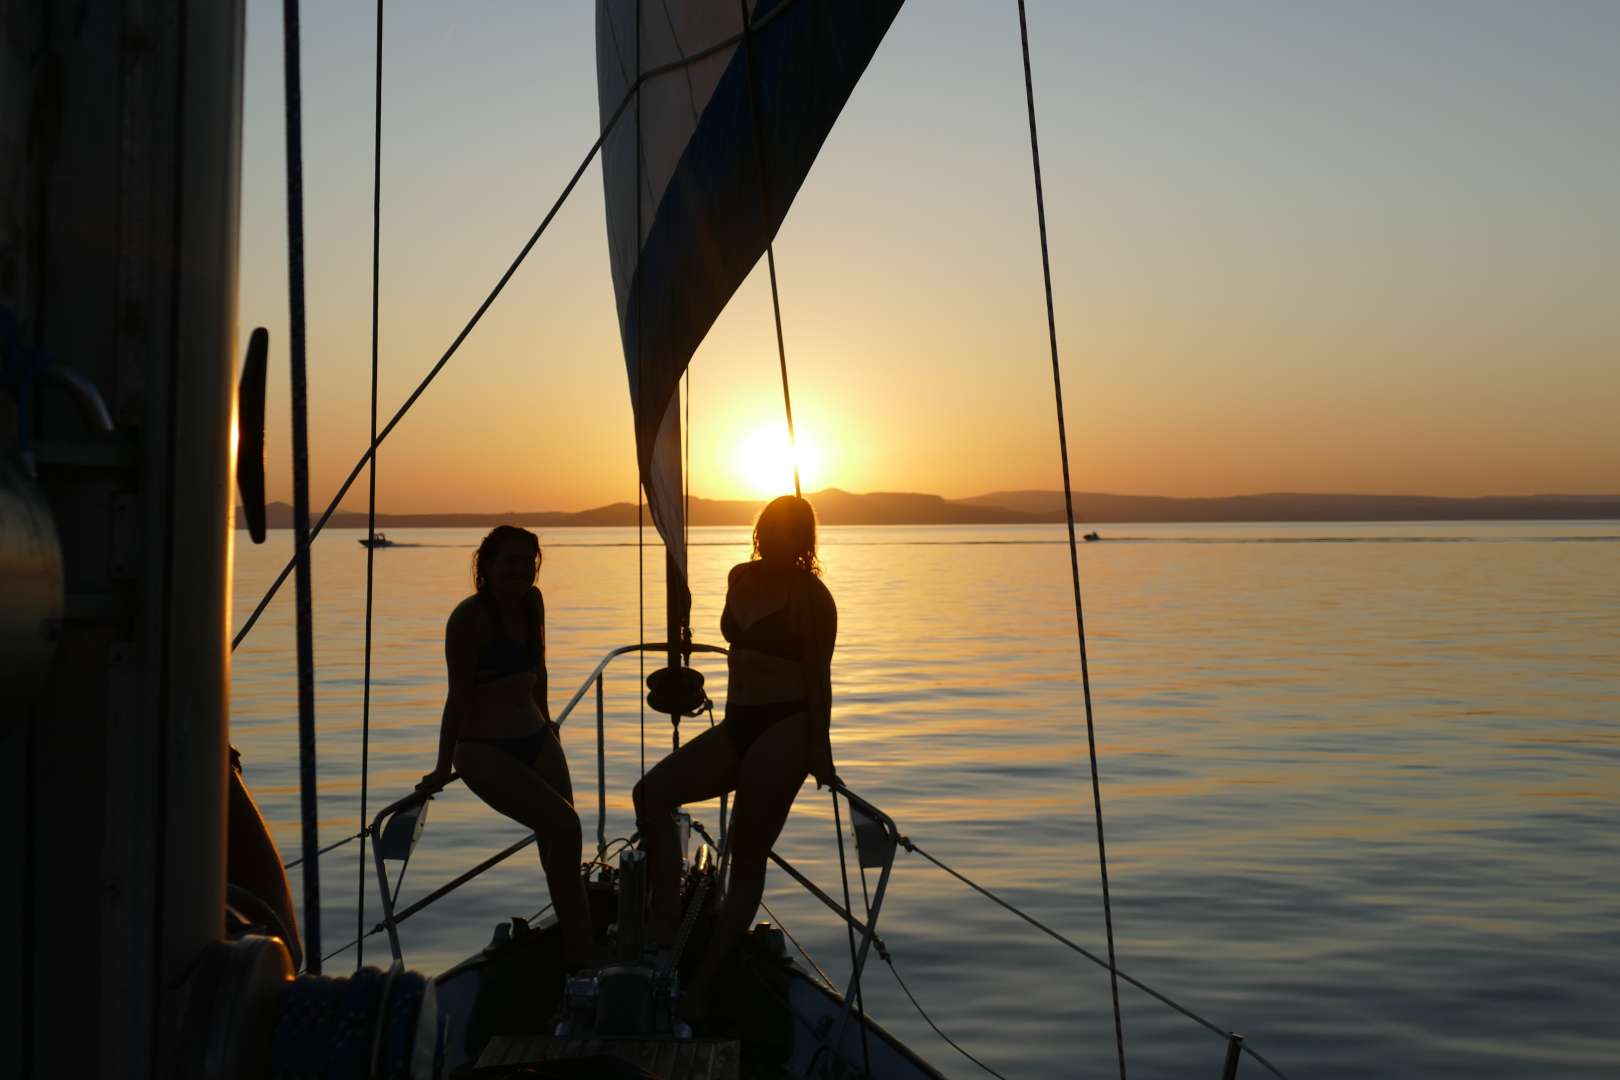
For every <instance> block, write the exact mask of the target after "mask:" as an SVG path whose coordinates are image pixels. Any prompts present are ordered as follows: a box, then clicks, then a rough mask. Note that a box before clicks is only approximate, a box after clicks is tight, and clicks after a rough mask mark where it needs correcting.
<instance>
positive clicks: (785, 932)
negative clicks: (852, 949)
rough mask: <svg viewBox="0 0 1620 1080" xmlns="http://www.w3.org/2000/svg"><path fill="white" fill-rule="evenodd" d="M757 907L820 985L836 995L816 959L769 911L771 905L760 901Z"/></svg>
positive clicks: (835, 990)
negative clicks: (815, 976)
mask: <svg viewBox="0 0 1620 1080" xmlns="http://www.w3.org/2000/svg"><path fill="white" fill-rule="evenodd" d="M759 906H760V907H761V908H763V909H764V911H765V914H767V915H769V916H770V917H771V922H773V923H775V924H776V928H777V929H778V930H780V931H782V936H783V937H785V938H787V939H788V940H789V941H791V942H792V943H793V947H794V948H795V949H798V950H799V955H800V956H802V957H804V962H805V963H807V964H809V965H810V967H811V968H812V969H813V970H814V971H815V973H816V974H817V975H818V976H819V977H820V978H821V982H822V985H824V986H826V987H827V989H829V990H831V991H832V992H833V993H837V992H838V988H837V987H836V986H834V985H833V981H832V980H831V979H829V978H827V973H826V972H825V971H822V970H821V965H820V964H818V963H816V958H815V957H813V956H811V955H810V953H809V951H808V950H806V949H805V947H804V946H803V945H801V944H799V939H798V938H796V937H794V936H793V931H791V930H789V929H788V928H787V924H786V923H784V922H783V921H782V920H781V919H779V918H777V917H776V912H774V911H772V910H771V905H769V904H767V903H766V902H765V901H764V900H761V901H760V902H759Z"/></svg>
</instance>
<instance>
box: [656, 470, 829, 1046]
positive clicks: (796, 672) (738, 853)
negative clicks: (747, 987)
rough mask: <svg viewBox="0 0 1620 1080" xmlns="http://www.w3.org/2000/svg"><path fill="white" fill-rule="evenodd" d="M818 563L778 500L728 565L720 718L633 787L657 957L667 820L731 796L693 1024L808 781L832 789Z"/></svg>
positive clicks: (671, 894)
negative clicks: (743, 554) (718, 902)
mask: <svg viewBox="0 0 1620 1080" xmlns="http://www.w3.org/2000/svg"><path fill="white" fill-rule="evenodd" d="M820 572H821V570H820V566H819V565H818V564H817V562H816V516H815V511H814V510H813V509H812V508H811V506H810V504H809V503H808V502H806V501H805V500H804V499H801V498H798V497H797V496H792V495H784V496H783V497H781V498H779V499H776V500H775V501H773V502H772V503H771V504H770V505H769V506H767V507H766V508H765V509H764V511H763V512H761V513H760V515H759V521H758V522H757V523H756V524H755V526H754V552H753V558H751V559H750V560H749V561H748V562H745V563H741V564H739V565H737V566H734V567H732V569H731V576H730V579H729V581H728V584H727V588H726V606H725V611H724V613H723V614H722V615H721V617H720V632H721V633H722V634H724V635H725V638H726V640H727V641H729V642H730V643H731V649H730V655H729V657H728V658H727V666H728V668H729V672H730V682H729V685H728V688H727V693H726V718H725V720H724V721H723V722H722V723H720V724H719V725H718V726H716V727H714V728H711V729H709V730H708V731H705V732H703V733H702V734H701V735H699V736H698V737H697V738H695V739H693V740H692V741H691V742H689V743H687V744H686V745H685V746H683V747H681V748H680V749H679V750H677V751H675V752H674V753H672V754H670V755H669V756H668V757H666V758H665V759H664V760H663V761H661V762H659V763H658V765H657V767H655V768H654V769H653V770H652V771H651V772H649V773H648V774H647V775H646V777H645V778H644V779H643V780H642V781H641V783H639V784H637V785H636V787H635V805H636V819H637V822H638V824H639V825H640V828H641V835H642V837H643V846H644V847H645V849H646V851H647V857H648V876H649V879H650V884H651V888H652V913H651V930H652V932H653V934H654V936H655V939H656V941H657V943H658V945H659V946H660V947H661V948H665V949H667V948H670V947H671V946H672V945H673V942H674V938H675V934H676V930H677V915H678V910H677V905H678V902H679V901H678V896H677V893H678V889H679V884H680V881H679V879H680V851H679V847H678V845H679V840H678V839H677V837H676V832H675V823H674V819H673V817H672V814H671V812H672V811H673V810H675V809H676V808H677V807H679V806H681V805H683V804H686V803H692V802H701V801H703V800H705V799H713V798H716V797H718V796H719V795H720V794H721V793H722V792H726V791H735V792H736V793H737V804H736V814H735V816H734V817H733V819H732V822H731V830H730V834H729V843H730V846H731V883H730V889H729V891H728V893H727V894H726V900H725V904H724V906H723V907H722V908H721V910H720V912H719V914H718V916H717V918H716V922H715V927H714V933H713V935H712V937H711V938H710V941H709V946H708V950H707V952H706V953H705V955H704V957H703V960H702V963H701V964H700V965H699V967H698V971H697V974H696V975H695V976H694V977H693V979H692V982H691V984H690V986H689V987H688V989H687V992H686V995H685V1001H684V1003H683V1013H684V1015H685V1016H686V1017H687V1018H688V1019H697V1018H700V1017H701V1016H702V1015H703V1014H704V1013H705V1012H706V1011H707V1005H708V999H709V995H710V993H711V992H712V987H713V983H714V979H715V977H716V976H717V975H718V974H719V973H720V970H721V968H722V967H723V965H724V963H725V960H726V957H727V955H728V954H729V953H730V952H731V950H732V949H733V948H734V947H735V946H736V944H737V942H738V940H739V939H741V937H742V935H743V933H744V932H745V931H746V930H747V929H748V926H749V924H750V923H752V922H753V920H754V913H755V911H757V910H758V908H759V901H760V897H761V895H762V894H763V892H764V888H765V860H766V858H767V856H768V855H769V854H770V850H771V846H772V845H773V844H775V843H776V838H777V836H778V835H779V834H780V833H781V831H782V825H783V824H784V823H785V822H786V821H787V815H788V810H789V809H790V808H791V807H792V806H793V799H794V797H795V796H796V795H797V794H798V793H799V788H800V786H801V785H802V784H803V783H804V778H805V776H806V775H807V774H811V775H814V776H815V778H816V783H817V784H818V785H820V784H825V783H828V782H829V781H833V780H836V779H837V777H836V776H835V775H834V773H833V761H832V745H831V742H830V739H829V725H830V721H831V716H832V676H831V671H832V653H833V643H834V640H835V639H836V638H837V636H838V608H837V606H836V605H835V604H834V603H833V598H832V593H830V592H828V591H827V586H826V585H824V584H822V582H821V578H820V576H819V575H820Z"/></svg>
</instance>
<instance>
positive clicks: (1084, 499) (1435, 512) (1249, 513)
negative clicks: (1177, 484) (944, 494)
mask: <svg viewBox="0 0 1620 1080" xmlns="http://www.w3.org/2000/svg"><path fill="white" fill-rule="evenodd" d="M958 501H959V502H961V503H963V504H964V505H969V506H978V507H983V508H992V507H1006V508H1008V509H1009V510H1015V511H1017V512H1019V513H1022V514H1027V515H1031V516H1033V517H1035V518H1036V519H1038V520H1040V521H1062V520H1063V493H1062V492H1061V491H993V492H991V493H990V494H988V495H977V496H974V497H973V498H971V499H961V500H958ZM1074 516H1075V520H1076V521H1081V522H1093V523H1102V522H1122V523H1123V522H1139V523H1140V522H1199V521H1204V522H1208V521H1229V522H1236V521H1494V520H1506V521H1514V520H1543V521H1545V520H1557V519H1597V520H1612V519H1616V518H1620V495H1488V496H1483V497H1479V498H1467V499H1452V498H1443V497H1440V496H1434V495H1320V494H1315V495H1313V494H1301V493H1292V492H1279V493H1274V494H1267V495H1229V496H1224V497H1221V498H1208V499H1176V498H1170V497H1168V496H1162V495H1106V494H1101V493H1098V492H1092V491H1077V492H1075V493H1074Z"/></svg>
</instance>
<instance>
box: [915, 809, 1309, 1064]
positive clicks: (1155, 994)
mask: <svg viewBox="0 0 1620 1080" xmlns="http://www.w3.org/2000/svg"><path fill="white" fill-rule="evenodd" d="M900 846H901V847H903V848H905V849H906V850H907V851H909V852H911V853H912V854H913V855H921V856H922V857H923V858H924V859H927V860H928V861H929V862H931V863H933V864H934V865H935V866H937V867H939V868H940V869H941V870H943V871H945V872H946V873H947V874H949V875H951V877H953V878H955V879H956V880H957V881H960V882H961V883H962V884H964V885H966V886H967V887H968V888H970V889H972V890H973V891H974V892H976V893H978V894H979V895H980V896H982V897H984V898H985V899H986V900H989V901H990V902H991V903H993V904H996V905H997V906H999V907H1001V908H1003V909H1004V910H1006V911H1007V912H1009V913H1010V914H1013V915H1016V916H1018V918H1020V919H1022V920H1024V921H1025V922H1026V923H1028V924H1029V925H1031V926H1033V927H1034V928H1035V929H1037V930H1039V931H1040V932H1041V933H1043V934H1045V935H1046V936H1047V937H1049V938H1051V939H1052V940H1053V941H1056V942H1058V943H1059V944H1060V945H1065V946H1067V947H1068V948H1070V949H1071V950H1073V951H1074V952H1077V953H1079V954H1080V955H1081V956H1083V957H1085V958H1086V959H1087V960H1090V961H1091V962H1092V963H1093V964H1096V965H1097V966H1098V967H1100V968H1107V967H1108V961H1107V960H1104V959H1103V958H1102V957H1100V956H1098V955H1097V954H1096V953H1094V952H1092V951H1091V950H1090V949H1087V948H1086V947H1085V946H1083V945H1080V944H1078V943H1077V942H1075V941H1072V940H1070V939H1069V938H1067V937H1064V936H1063V935H1062V934H1060V933H1058V932H1057V931H1056V930H1054V929H1052V928H1051V927H1050V926H1047V925H1046V924H1045V923H1043V922H1041V921H1040V920H1039V919H1037V918H1035V917H1034V916H1033V915H1030V914H1028V913H1026V912H1024V911H1022V910H1020V909H1019V908H1017V907H1016V906H1014V905H1013V904H1011V903H1009V902H1008V901H1006V900H1003V899H1002V898H1001V897H999V896H997V895H996V894H995V893H993V892H991V891H990V890H989V889H987V888H985V887H984V886H983V885H980V884H979V883H978V882H976V881H974V880H973V879H972V878H970V877H968V876H967V875H965V874H963V873H961V872H960V871H957V870H954V869H952V868H951V867H949V866H946V865H945V864H944V863H942V862H940V861H939V860H938V859H936V858H934V856H932V855H930V854H929V853H928V852H926V851H924V850H923V849H922V846H921V845H920V844H918V843H916V842H915V841H913V840H912V839H911V838H910V837H908V836H902V837H901V838H900ZM1118 974H1119V977H1120V978H1121V979H1124V980H1125V981H1126V982H1127V983H1129V984H1130V985H1131V986H1134V987H1136V988H1137V989H1138V990H1140V991H1142V993H1144V994H1146V995H1148V996H1149V997H1151V998H1153V999H1154V1000H1155V1001H1158V1002H1159V1003H1161V1004H1163V1005H1168V1006H1169V1007H1170V1008H1172V1009H1174V1010H1175V1011H1176V1012H1178V1013H1180V1014H1181V1015H1182V1016H1185V1017H1186V1018H1187V1019H1189V1020H1191V1021H1193V1022H1194V1023H1197V1024H1200V1025H1202V1026H1203V1027H1205V1028H1207V1029H1208V1030H1210V1031H1211V1032H1213V1033H1214V1034H1216V1035H1219V1036H1220V1037H1221V1038H1223V1039H1225V1038H1227V1037H1228V1035H1229V1034H1230V1033H1229V1032H1227V1031H1225V1030H1223V1029H1222V1028H1221V1027H1219V1026H1218V1025H1216V1024H1215V1023H1213V1022H1212V1021H1209V1020H1206V1019H1204V1018H1203V1017H1202V1016H1199V1015H1198V1014H1197V1013H1195V1012H1193V1011H1192V1010H1191V1009H1189V1008H1187V1007H1186V1006H1185V1005H1183V1004H1181V1003H1180V1002H1178V1001H1176V1000H1175V999H1173V998H1171V997H1169V996H1168V995H1166V994H1162V993H1160V992H1159V991H1157V990H1155V989H1153V987H1151V986H1149V985H1148V984H1147V983H1145V982H1143V981H1142V980H1140V979H1138V978H1136V977H1134V976H1132V975H1130V974H1129V973H1127V972H1124V971H1120V972H1118ZM1248 1045H1249V1044H1248V1043H1247V1042H1245V1043H1244V1044H1243V1046H1244V1048H1245V1049H1248ZM1251 1053H1252V1051H1251ZM1254 1058H1255V1060H1256V1061H1259V1062H1260V1063H1261V1064H1262V1065H1264V1066H1265V1067H1266V1068H1268V1069H1270V1070H1271V1071H1272V1072H1273V1073H1274V1074H1275V1075H1277V1076H1278V1077H1282V1080H1287V1078H1286V1077H1283V1074H1282V1073H1281V1072H1280V1071H1279V1070H1278V1069H1277V1067H1276V1066H1275V1065H1272V1064H1271V1063H1270V1062H1268V1061H1266V1060H1265V1059H1264V1058H1262V1057H1260V1055H1259V1054H1254Z"/></svg>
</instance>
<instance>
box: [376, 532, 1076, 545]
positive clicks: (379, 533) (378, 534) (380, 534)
mask: <svg viewBox="0 0 1620 1080" xmlns="http://www.w3.org/2000/svg"><path fill="white" fill-rule="evenodd" d="M378 535H381V534H380V533H379V534H378ZM1081 539H1082V540H1101V539H1102V537H1101V536H1099V535H1097V534H1096V533H1094V532H1088V533H1086V535H1085V536H1083V537H1081ZM361 543H365V541H363V540H362V541H361Z"/></svg>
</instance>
